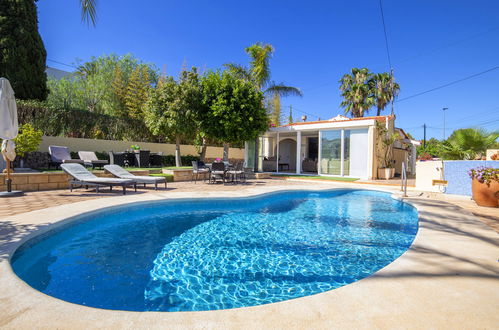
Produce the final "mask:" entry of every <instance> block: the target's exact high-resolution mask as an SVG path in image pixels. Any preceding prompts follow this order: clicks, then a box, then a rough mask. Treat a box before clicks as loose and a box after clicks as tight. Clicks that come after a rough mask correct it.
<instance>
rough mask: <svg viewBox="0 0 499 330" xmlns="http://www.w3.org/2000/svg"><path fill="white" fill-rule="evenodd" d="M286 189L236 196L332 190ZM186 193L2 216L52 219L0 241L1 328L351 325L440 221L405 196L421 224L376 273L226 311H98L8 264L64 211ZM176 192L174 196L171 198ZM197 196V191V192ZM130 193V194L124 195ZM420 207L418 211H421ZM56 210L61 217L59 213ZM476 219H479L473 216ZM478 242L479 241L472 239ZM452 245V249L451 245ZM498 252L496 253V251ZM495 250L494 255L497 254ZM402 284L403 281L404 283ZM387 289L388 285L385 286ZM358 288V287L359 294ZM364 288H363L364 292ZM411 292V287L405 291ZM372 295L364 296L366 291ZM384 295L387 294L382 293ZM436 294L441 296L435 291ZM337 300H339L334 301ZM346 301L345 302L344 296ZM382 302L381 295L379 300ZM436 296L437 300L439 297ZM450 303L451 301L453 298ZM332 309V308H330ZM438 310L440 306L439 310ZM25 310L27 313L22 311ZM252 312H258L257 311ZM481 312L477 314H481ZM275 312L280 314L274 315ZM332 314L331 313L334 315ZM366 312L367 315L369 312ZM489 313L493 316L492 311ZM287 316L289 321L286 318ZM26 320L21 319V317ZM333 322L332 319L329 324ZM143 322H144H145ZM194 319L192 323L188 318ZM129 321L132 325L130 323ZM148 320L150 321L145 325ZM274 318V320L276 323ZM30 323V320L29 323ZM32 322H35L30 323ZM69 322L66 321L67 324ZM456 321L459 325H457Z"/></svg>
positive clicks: (458, 213)
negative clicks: (42, 288) (52, 292)
mask: <svg viewBox="0 0 499 330" xmlns="http://www.w3.org/2000/svg"><path fill="white" fill-rule="evenodd" d="M289 188H290V187H282V188H280V189H276V187H272V188H271V189H266V190H267V191H263V190H265V189H262V188H258V189H252V191H250V192H244V193H240V196H238V197H248V196H257V195H261V194H264V193H267V192H274V191H277V190H279V191H283V190H331V188H330V186H328V187H320V188H319V189H318V188H317V186H311V187H307V188H305V186H300V187H296V188H295V187H293V189H289ZM337 189H344V187H338V188H337ZM351 189H353V190H359V189H355V188H351ZM361 190H376V191H382V192H388V193H390V192H391V193H393V192H394V190H392V189H361ZM183 194H184V195H185V194H187V195H186V196H179V195H180V194H172V193H170V192H167V193H165V194H161V195H154V196H152V195H149V196H130V197H129V198H123V197H121V196H120V197H113V198H108V199H105V200H91V201H85V202H78V203H75V204H79V205H75V204H69V206H68V205H63V206H57V207H54V208H51V209H45V210H40V211H34V212H30V213H26V214H22V215H18V216H13V217H8V218H4V219H1V220H2V221H5V220H7V221H19V220H21V218H24V220H25V222H28V220H29V219H34V218H36V219H37V220H36V223H42V222H43V221H44V220H49V219H47V217H51V220H52V222H51V223H50V221H46V222H48V223H50V225H49V226H46V227H43V228H39V229H38V230H37V231H35V232H31V233H29V234H28V235H24V236H22V238H21V239H20V240H18V241H17V242H15V244H8V245H10V247H9V246H8V247H7V250H5V246H4V245H2V247H1V248H2V251H1V252H2V255H5V252H6V251H10V253H9V254H8V258H5V257H3V258H1V260H0V281H1V282H2V284H7V285H5V287H6V289H7V290H6V291H5V292H2V293H1V294H0V295H1V296H0V298H1V300H0V301H2V303H1V304H2V307H6V309H5V310H6V313H7V315H10V316H9V320H10V321H9V320H7V321H9V322H12V321H14V320H17V321H16V322H14V323H9V322H7V323H5V322H4V321H3V317H0V326H2V325H5V324H10V325H14V324H18V325H20V324H24V325H26V324H27V323H25V321H26V322H27V319H26V317H27V318H28V319H29V320H32V321H34V320H38V321H40V320H44V322H48V323H47V324H49V323H50V324H52V325H57V324H59V323H58V322H60V321H62V320H65V322H69V321H73V322H74V321H76V322H77V323H78V324H80V325H81V326H82V327H84V326H85V325H87V326H88V325H94V326H95V323H92V322H93V321H95V319H96V318H102V320H101V321H100V322H101V325H102V326H104V327H106V326H117V327H125V326H126V327H129V326H130V325H131V324H135V325H138V326H146V324H149V325H151V326H154V324H157V323H155V322H165V321H172V322H180V323H178V324H184V325H189V324H190V325H193V324H196V325H198V324H203V325H204V326H206V327H208V328H209V327H219V326H224V325H225V326H229V325H231V326H236V325H237V326H238V327H239V326H240V327H242V328H245V327H253V326H257V324H261V325H262V326H265V325H266V326H269V325H272V324H273V325H274V326H275V325H277V324H279V325H282V324H283V323H282V322H288V323H289V322H291V321H292V322H294V323H296V322H298V323H300V322H303V324H307V325H312V324H317V325H318V323H317V322H320V324H321V325H328V324H330V325H332V324H335V325H336V326H338V325H339V324H341V321H340V320H343V321H344V322H347V323H343V324H345V325H346V324H349V325H351V323H348V322H355V319H357V317H355V318H353V319H352V318H351V317H348V314H349V313H348V312H347V311H345V310H344V308H343V307H345V306H349V305H350V306H351V304H353V305H359V304H360V305H362V304H365V302H366V301H370V300H372V299H373V297H382V296H383V294H381V293H382V292H378V294H373V292H376V291H378V290H381V291H383V287H384V284H383V283H386V282H384V281H385V280H384V279H385V278H388V277H389V276H390V274H392V275H393V274H397V273H400V272H401V271H403V269H401V268H407V267H409V269H406V271H409V272H411V271H412V272H418V271H419V270H418V269H420V268H419V267H417V269H414V265H412V266H411V263H412V262H413V261H412V260H411V258H413V254H414V253H418V252H417V248H419V247H418V245H420V244H426V241H427V240H428V238H429V237H427V236H428V230H429V229H428V228H426V227H423V228H422V227H421V222H422V221H423V222H424V221H425V219H427V218H428V217H429V218H431V221H432V222H433V221H435V219H438V215H437V214H436V213H435V211H437V209H438V207H435V209H432V208H431V207H430V206H427V205H424V204H421V203H418V201H416V200H410V199H404V201H405V202H409V203H410V204H412V205H413V206H414V207H416V209H417V210H418V214H419V223H420V226H419V228H418V232H417V234H416V237H415V239H414V241H413V243H412V245H411V246H410V247H409V249H408V250H407V251H406V252H404V253H403V254H402V255H401V256H400V257H399V258H397V259H395V260H394V261H393V262H392V263H390V264H389V265H387V266H385V267H384V268H382V269H381V270H379V271H378V272H376V273H374V274H373V275H371V276H370V277H368V278H364V279H362V280H360V281H357V282H354V283H351V284H349V285H346V286H344V287H341V288H338V289H334V290H331V291H327V292H323V293H318V294H315V295H311V296H306V297H301V298H296V299H292V300H286V301H282V302H276V303H272V304H266V305H260V306H252V307H243V308H236V309H230V310H218V311H199V312H166V313H165V312H123V311H113V310H103V309H97V308H91V307H85V306H81V305H76V304H72V303H68V302H65V301H62V300H59V299H56V298H53V297H50V296H47V295H45V294H43V293H41V292H39V291H37V290H35V289H33V288H31V287H30V286H29V285H27V284H26V283H24V281H22V280H21V279H19V278H18V277H17V276H16V275H15V274H14V273H13V271H12V269H11V267H10V262H9V260H8V259H10V257H11V256H12V254H13V252H14V251H15V250H16V249H17V247H19V246H20V245H22V244H23V243H24V242H25V241H27V240H28V239H30V238H33V237H35V236H37V235H39V234H41V233H43V232H47V231H49V230H52V229H54V228H56V227H57V226H58V225H62V224H64V223H67V222H68V221H70V220H68V213H69V214H71V213H73V214H72V215H70V216H73V217H74V216H76V215H78V214H80V213H81V212H82V211H81V210H82V209H85V211H88V210H92V211H95V210H98V209H102V208H103V206H102V204H103V203H105V204H106V207H109V206H111V207H114V206H118V205H122V204H126V203H129V202H141V201H144V202H145V201H151V200H159V199H164V198H168V199H173V198H196V197H199V196H196V194H193V193H183ZM173 195H175V196H173ZM198 195H199V194H198ZM210 195H212V196H208V197H220V198H224V197H234V192H228V193H227V192H225V195H230V196H223V195H224V194H220V193H217V194H216V195H217V196H213V194H210ZM127 197H128V196H127ZM421 211H422V212H421ZM61 212H64V215H61V214H60V213H61ZM455 213H456V214H455V215H454V216H455V217H461V218H463V219H464V218H466V219H464V221H466V222H469V221H471V222H473V219H471V220H470V219H469V218H470V216H469V214H466V213H463V212H462V210H459V211H455ZM57 214H59V215H57ZM64 219H66V221H65V222H64V221H63V220H64ZM475 222H477V220H475ZM480 224H481V223H479V224H475V227H479V228H478V229H477V230H482V231H484V232H487V231H486V230H484V228H483V226H485V225H483V224H481V225H482V226H480ZM490 231H491V230H490V229H489V232H488V235H489V234H490ZM475 243H477V242H475ZM452 249H454V248H452ZM495 252H497V251H495ZM495 252H494V253H495ZM492 255H493V254H492ZM404 282H405V281H404ZM385 289H386V288H385ZM359 290H361V291H360V292H359ZM362 290H365V291H362ZM409 291H410V290H409ZM369 292H370V293H371V294H368V295H366V293H369ZM385 293H386V292H385ZM414 294H416V295H417V294H418V292H414ZM439 296H440V297H441V296H442V295H439ZM362 297H364V301H363V300H362V299H359V298H362ZM338 299H339V300H338ZM344 299H347V300H344ZM383 300H384V299H383ZM437 300H438V299H437ZM5 301H8V302H7V306H6V305H5V303H4V302H5ZM453 301H454V300H453ZM378 303H381V304H382V301H378ZM492 305H493V304H489V306H492ZM332 307H334V308H333V309H331V308H332ZM392 307H395V308H399V307H400V306H399V304H395V306H392ZM427 309H428V308H424V310H427ZM23 310H24V311H25V312H23V313H22V314H24V315H23V317H21V316H20V315H21V314H19V312H21V311H23ZM437 310H438V309H437ZM54 311H56V312H57V314H54ZM62 311H64V313H61V312H62ZM369 311H370V308H369V306H365V308H364V309H362V311H361V314H365V316H366V317H375V315H370V314H372V313H370V312H369ZM26 313H28V314H29V315H28V316H26V315H25V314H26ZM255 313H256V314H255ZM412 314H413V315H417V314H418V313H412ZM479 314H480V313H479ZM277 315H279V316H280V318H279V317H277ZM333 315H334V317H333ZM369 315H370V316H369ZM490 315H492V314H490ZM124 316H126V317H125V319H126V322H125V321H124V320H123V317H124ZM255 317H257V318H258V320H256V319H255ZM310 317H313V319H310ZM287 318H289V320H291V321H289V320H286V319H287ZM457 319H461V320H462V322H464V321H466V320H465V319H462V318H459V317H458V318H457ZM23 320H24V321H23ZM333 320H334V323H333ZM144 321H145V323H143V322H144ZM194 321H195V322H196V323H192V322H194ZM129 322H131V323H129ZM148 322H150V323H148ZM276 322H278V323H276ZM28 323H29V322H28ZM33 324H36V323H33ZM66 324H68V323H66ZM456 324H461V325H462V323H456Z"/></svg>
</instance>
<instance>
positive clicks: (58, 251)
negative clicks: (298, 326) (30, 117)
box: [11, 190, 418, 311]
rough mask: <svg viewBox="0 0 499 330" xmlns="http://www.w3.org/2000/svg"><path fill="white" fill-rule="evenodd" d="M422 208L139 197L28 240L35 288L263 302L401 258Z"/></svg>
mask: <svg viewBox="0 0 499 330" xmlns="http://www.w3.org/2000/svg"><path fill="white" fill-rule="evenodd" d="M417 230H418V216H417V211H416V210H415V209H414V208H413V207H412V206H410V205H408V204H406V203H403V202H401V201H397V200H395V199H392V198H391V197H390V195H389V194H386V193H381V192H373V191H363V190H329V191H321V192H311V191H286V192H277V193H272V194H266V195H261V196H257V197H251V198H237V199H236V198H233V199H195V200H194V199H193V200H176V201H175V200H174V201H172V200H170V201H161V202H148V203H140V204H131V205H127V206H121V207H117V208H111V209H106V210H103V211H97V212H93V213H88V214H85V215H82V216H79V217H78V218H77V219H75V221H74V222H71V224H69V225H65V226H63V227H60V228H58V229H55V230H53V231H51V232H49V233H46V234H43V235H41V236H39V237H37V238H34V239H32V240H30V241H28V242H26V243H25V244H23V245H22V246H21V247H20V248H19V249H18V250H17V251H16V252H15V254H14V256H13V258H12V260H11V263H12V268H13V270H14V272H15V273H16V274H17V275H18V276H19V277H20V278H21V279H23V280H24V281H26V282H27V283H28V284H29V285H30V286H32V287H33V288H35V289H37V290H39V291H41V292H44V293H46V294H48V295H50V296H53V297H56V298H59V299H63V300H66V301H69V302H72V303H77V304H81V305H86V306H91V307H98V308H106V309H116V310H128V311H201V310H216V309H227V308H236V307H244V306H254V305H261V304H267V303H272V302H277V301H283V300H287V299H292V298H298V297H302V296H307V295H311V294H316V293H320V292H324V291H328V290H332V289H335V288H338V287H341V286H344V285H347V284H349V283H352V282H355V281H357V280H360V279H362V278H365V277H367V276H369V275H371V274H373V273H374V272H376V271H378V270H379V269H381V268H383V267H384V266H386V265H388V264H389V263H391V262H392V261H393V260H395V259H396V258H398V257H399V256H400V255H401V254H402V253H404V251H406V250H407V249H408V248H409V246H410V245H411V243H412V241H413V239H414V237H415V235H416V232H417Z"/></svg>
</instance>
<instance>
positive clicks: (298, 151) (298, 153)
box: [296, 131, 301, 174]
mask: <svg viewBox="0 0 499 330" xmlns="http://www.w3.org/2000/svg"><path fill="white" fill-rule="evenodd" d="M296 174H301V131H298V132H296Z"/></svg>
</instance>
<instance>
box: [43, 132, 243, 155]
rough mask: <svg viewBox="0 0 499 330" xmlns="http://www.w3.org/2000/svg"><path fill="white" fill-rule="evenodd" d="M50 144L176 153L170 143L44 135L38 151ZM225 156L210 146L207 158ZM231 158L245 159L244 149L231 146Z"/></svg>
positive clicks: (189, 150) (186, 149) (185, 149)
mask: <svg viewBox="0 0 499 330" xmlns="http://www.w3.org/2000/svg"><path fill="white" fill-rule="evenodd" d="M50 145H56V146H66V147H68V148H69V150H70V151H106V152H107V151H125V150H127V149H130V146H131V145H138V146H140V147H141V149H143V150H150V151H151V152H163V154H164V155H174V154H175V145H174V144H169V143H150V142H137V141H112V140H96V139H77V138H67V137H61V136H44V137H43V140H42V143H41V144H40V146H39V147H38V151H44V152H47V151H48V147H49V146H50ZM180 152H181V154H182V155H183V156H186V155H198V154H199V152H198V151H197V149H196V147H195V146H192V145H184V144H183V145H181V146H180ZM217 157H220V158H222V157H223V148H222V147H208V148H207V150H206V158H217ZM229 158H234V159H244V149H239V148H230V149H229Z"/></svg>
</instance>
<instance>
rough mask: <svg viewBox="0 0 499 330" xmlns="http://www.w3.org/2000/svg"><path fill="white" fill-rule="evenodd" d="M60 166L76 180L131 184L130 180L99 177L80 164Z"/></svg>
mask: <svg viewBox="0 0 499 330" xmlns="http://www.w3.org/2000/svg"><path fill="white" fill-rule="evenodd" d="M61 168H62V169H63V171H64V172H66V173H67V174H69V175H71V176H72V177H73V178H75V179H76V180H78V181H81V182H95V183H102V184H112V185H120V184H133V183H134V182H133V181H132V180H125V179H116V178H99V177H97V176H95V175H94V174H93V173H91V172H89V171H88V170H87V169H86V168H85V167H83V166H82V165H81V164H71V163H69V164H62V165H61Z"/></svg>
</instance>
